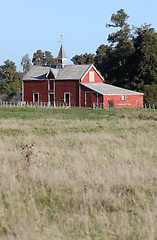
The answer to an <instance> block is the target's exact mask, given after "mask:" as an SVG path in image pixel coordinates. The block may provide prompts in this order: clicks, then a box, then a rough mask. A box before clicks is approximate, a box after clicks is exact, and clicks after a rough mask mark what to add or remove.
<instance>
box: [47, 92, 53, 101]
mask: <svg viewBox="0 0 157 240" xmlns="http://www.w3.org/2000/svg"><path fill="white" fill-rule="evenodd" d="M50 95H53V100H54V93H49V96H48V97H49V98H48V102H50ZM53 102H54V101H53Z"/></svg>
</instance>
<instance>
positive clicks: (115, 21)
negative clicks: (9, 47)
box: [0, 9, 157, 105]
mask: <svg viewBox="0 0 157 240" xmlns="http://www.w3.org/2000/svg"><path fill="white" fill-rule="evenodd" d="M128 18H129V16H128V15H127V13H126V12H125V11H124V9H120V10H118V11H117V12H116V13H114V14H112V16H111V19H110V23H109V24H106V27H107V28H113V29H114V30H115V31H113V32H112V33H111V34H109V35H108V38H107V41H108V45H105V44H101V45H100V46H99V47H98V48H97V51H96V53H95V54H92V53H84V54H81V55H75V56H74V57H73V58H72V59H71V60H72V62H73V63H74V64H91V63H93V64H94V65H95V66H96V68H97V69H98V71H100V73H101V74H102V76H103V77H104V82H105V83H108V84H112V85H115V86H119V87H123V88H127V89H130V90H135V91H140V92H143V93H144V94H145V95H144V99H145V102H147V103H150V104H155V105H157V33H156V32H155V29H154V28H152V27H151V25H147V24H144V25H142V26H141V27H132V28H131V27H130V25H129V24H128V23H127V21H128ZM56 63H57V60H56V58H54V57H53V55H52V53H51V52H49V51H45V52H43V51H41V50H37V52H35V53H34V54H33V58H32V61H31V60H30V58H29V56H28V54H26V55H25V56H24V57H23V58H22V61H21V66H22V72H17V70H16V65H15V63H14V62H12V61H10V60H6V61H5V62H4V65H2V66H0V92H1V93H3V92H6V93H8V94H15V93H16V91H17V89H19V88H20V86H21V79H22V76H23V75H24V74H26V73H27V72H28V71H29V69H30V67H31V66H32V65H56Z"/></svg>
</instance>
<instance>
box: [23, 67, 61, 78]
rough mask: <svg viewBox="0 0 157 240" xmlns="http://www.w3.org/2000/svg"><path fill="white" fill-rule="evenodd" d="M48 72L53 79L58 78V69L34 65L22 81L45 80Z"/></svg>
mask: <svg viewBox="0 0 157 240" xmlns="http://www.w3.org/2000/svg"><path fill="white" fill-rule="evenodd" d="M50 71H52V73H53V75H54V77H55V78H56V77H57V76H58V71H59V69H57V68H51V67H50V66H38V65H34V66H32V67H31V69H30V70H29V72H28V73H27V74H26V75H25V76H24V77H23V80H45V79H47V75H48V74H49V72H50Z"/></svg>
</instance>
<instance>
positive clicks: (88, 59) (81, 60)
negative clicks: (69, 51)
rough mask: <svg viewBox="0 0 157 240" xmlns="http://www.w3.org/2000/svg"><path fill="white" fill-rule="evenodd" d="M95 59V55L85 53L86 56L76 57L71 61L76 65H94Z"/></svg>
mask: <svg viewBox="0 0 157 240" xmlns="http://www.w3.org/2000/svg"><path fill="white" fill-rule="evenodd" d="M94 58H95V55H94V54H91V53H89V54H88V53H85V54H81V55H75V56H74V57H73V58H72V59H71V61H73V63H74V64H75V65H82V64H92V63H94Z"/></svg>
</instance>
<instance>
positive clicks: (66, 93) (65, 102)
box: [64, 92, 70, 105]
mask: <svg viewBox="0 0 157 240" xmlns="http://www.w3.org/2000/svg"><path fill="white" fill-rule="evenodd" d="M66 94H69V105H70V92H65V93H64V103H66V97H65V96H66Z"/></svg>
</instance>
